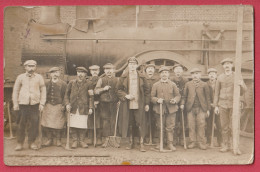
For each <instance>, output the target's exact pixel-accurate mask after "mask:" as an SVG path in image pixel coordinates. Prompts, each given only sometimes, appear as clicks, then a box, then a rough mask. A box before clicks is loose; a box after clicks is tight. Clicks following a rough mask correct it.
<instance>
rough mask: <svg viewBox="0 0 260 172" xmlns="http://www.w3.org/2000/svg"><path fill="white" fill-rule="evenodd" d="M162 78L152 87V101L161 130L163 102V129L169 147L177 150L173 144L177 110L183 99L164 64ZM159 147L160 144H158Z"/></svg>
mask: <svg viewBox="0 0 260 172" xmlns="http://www.w3.org/2000/svg"><path fill="white" fill-rule="evenodd" d="M159 73H160V77H161V80H160V81H158V82H156V83H155V84H154V85H153V87H152V92H151V101H152V103H153V104H154V106H153V110H154V112H155V118H156V127H157V129H158V130H159V131H160V128H161V127H162V126H161V125H160V104H162V107H163V109H162V112H163V127H164V128H163V130H164V132H166V136H167V147H168V148H169V149H170V150H171V151H175V150H176V148H175V147H174V146H173V133H174V128H175V119H176V112H177V111H178V103H179V101H180V99H181V95H180V93H179V90H178V88H177V86H176V84H175V83H174V82H172V81H171V80H170V79H169V75H170V73H169V69H168V68H167V67H166V66H163V67H161V68H160V69H159ZM157 148H159V145H157Z"/></svg>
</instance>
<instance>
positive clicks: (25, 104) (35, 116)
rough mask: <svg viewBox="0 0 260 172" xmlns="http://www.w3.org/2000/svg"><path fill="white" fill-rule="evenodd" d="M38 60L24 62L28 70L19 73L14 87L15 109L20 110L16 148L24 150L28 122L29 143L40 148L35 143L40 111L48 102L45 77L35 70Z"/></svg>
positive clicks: (30, 145)
mask: <svg viewBox="0 0 260 172" xmlns="http://www.w3.org/2000/svg"><path fill="white" fill-rule="evenodd" d="M36 65H37V63H36V61H34V60H27V61H26V62H25V63H24V67H25V70H26V72H25V73H23V74H21V75H19V76H18V77H17V79H16V81H15V84H14V88H13V95H12V99H13V104H14V110H20V120H19V125H18V129H17V142H18V144H17V146H16V148H15V150H17V151H18V150H22V149H23V143H24V139H25V133H26V132H25V129H26V127H27V123H29V127H28V128H27V133H28V144H29V147H30V148H31V149H38V147H37V145H36V144H35V143H34V142H35V139H36V137H37V135H38V128H39V127H38V126H39V116H40V115H39V114H40V113H39V112H40V111H42V110H43V108H44V105H45V102H46V87H45V83H44V79H43V77H42V76H41V75H40V74H37V73H36V72H35V70H36Z"/></svg>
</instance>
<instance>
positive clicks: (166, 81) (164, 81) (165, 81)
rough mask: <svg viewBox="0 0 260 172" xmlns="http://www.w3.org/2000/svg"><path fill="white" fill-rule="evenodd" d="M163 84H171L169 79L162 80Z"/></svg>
mask: <svg viewBox="0 0 260 172" xmlns="http://www.w3.org/2000/svg"><path fill="white" fill-rule="evenodd" d="M161 82H162V83H168V82H169V79H167V80H162V79H161Z"/></svg>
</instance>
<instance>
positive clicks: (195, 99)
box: [180, 68, 211, 150]
mask: <svg viewBox="0 0 260 172" xmlns="http://www.w3.org/2000/svg"><path fill="white" fill-rule="evenodd" d="M190 73H191V76H192V80H191V81H189V82H187V83H186V84H185V87H184V91H183V97H182V101H181V106H180V107H181V109H184V104H185V109H186V111H187V118H188V124H189V137H190V141H191V143H190V144H189V145H188V148H189V149H192V148H194V147H195V146H196V142H197V143H198V146H199V148H200V149H203V150H205V149H207V145H206V139H205V123H206V121H205V120H206V117H208V116H209V111H210V108H211V106H210V96H209V87H208V85H207V83H205V82H203V81H201V80H200V78H201V70H200V69H198V68H194V69H192V70H191V71H190ZM196 126H197V127H196Z"/></svg>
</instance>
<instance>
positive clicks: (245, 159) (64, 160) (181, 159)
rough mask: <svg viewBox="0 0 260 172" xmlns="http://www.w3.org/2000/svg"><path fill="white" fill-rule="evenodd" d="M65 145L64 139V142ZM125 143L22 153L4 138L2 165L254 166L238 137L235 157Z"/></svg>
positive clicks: (250, 148) (247, 145)
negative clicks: (141, 147) (165, 150)
mask: <svg viewBox="0 0 260 172" xmlns="http://www.w3.org/2000/svg"><path fill="white" fill-rule="evenodd" d="M63 143H65V140H63ZM125 144H126V141H125V140H122V144H121V148H105V149H104V148H101V147H96V148H94V147H93V146H90V147H89V148H87V149H83V148H77V149H75V150H73V151H68V150H64V148H62V147H56V146H51V147H46V148H42V149H40V150H37V151H34V150H30V149H28V145H25V146H24V149H23V150H22V151H18V152H17V151H14V148H15V146H16V140H15V139H13V140H8V139H4V162H5V164H6V165H10V166H29V165H120V164H131V165H187V164H250V163H253V160H254V156H253V152H254V141H253V139H249V138H244V137H241V139H240V150H241V152H242V155H240V156H234V155H233V154H232V153H231V152H227V153H221V152H219V149H217V148H214V149H211V148H208V149H207V150H200V149H198V148H195V149H189V150H184V149H183V147H180V146H177V151H176V152H169V153H159V152H155V151H152V150H150V149H151V148H152V147H151V146H146V149H147V152H145V153H143V152H139V150H138V149H139V147H138V146H136V148H135V149H134V150H125V149H124V148H125Z"/></svg>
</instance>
